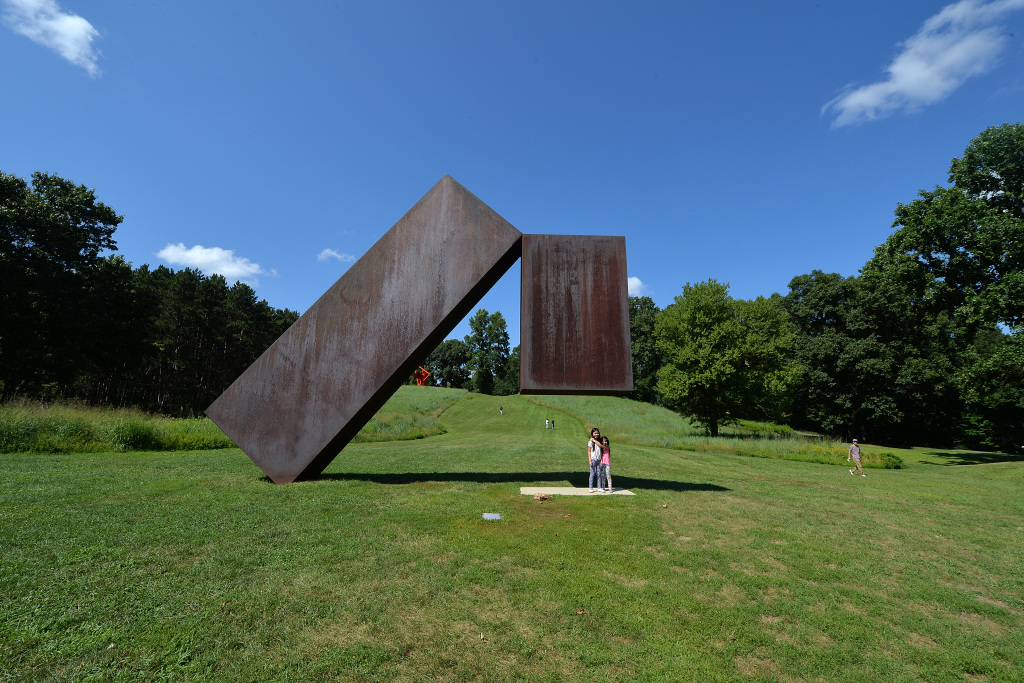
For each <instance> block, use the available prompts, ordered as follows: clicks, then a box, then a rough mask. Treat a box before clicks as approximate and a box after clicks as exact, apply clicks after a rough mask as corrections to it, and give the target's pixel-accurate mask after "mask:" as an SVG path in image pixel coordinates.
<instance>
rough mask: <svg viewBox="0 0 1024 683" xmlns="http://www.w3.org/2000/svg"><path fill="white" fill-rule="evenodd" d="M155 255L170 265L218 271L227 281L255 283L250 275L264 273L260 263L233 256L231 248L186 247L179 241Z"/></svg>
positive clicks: (207, 271) (257, 282)
mask: <svg viewBox="0 0 1024 683" xmlns="http://www.w3.org/2000/svg"><path fill="white" fill-rule="evenodd" d="M156 255H157V256H159V257H160V258H161V259H163V260H164V261H166V262H167V263H169V264H171V265H172V266H184V267H186V268H198V269H199V270H201V271H203V272H204V273H219V274H221V275H223V276H224V277H225V278H226V279H227V280H228V282H233V281H235V280H241V281H242V282H246V283H248V284H250V285H257V284H259V280H257V279H255V278H253V277H252V276H253V275H260V274H262V273H266V271H265V270H263V269H262V268H260V264H258V263H253V262H252V261H250V260H249V259H247V258H242V257H240V256H235V252H234V250H232V249H221V248H220V247H204V246H202V245H199V244H197V245H196V246H194V247H187V248H186V247H185V245H184V244H182V243H181V242H179V243H178V244H168V245H167V246H166V247H164V248H163V249H161V250H160V251H158V252H157V253H156Z"/></svg>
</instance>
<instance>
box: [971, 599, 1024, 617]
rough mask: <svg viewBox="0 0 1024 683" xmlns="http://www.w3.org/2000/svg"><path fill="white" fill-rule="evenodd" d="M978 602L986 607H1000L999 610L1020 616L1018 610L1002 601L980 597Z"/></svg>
mask: <svg viewBox="0 0 1024 683" xmlns="http://www.w3.org/2000/svg"><path fill="white" fill-rule="evenodd" d="M978 601H979V602H983V603H985V604H986V605H992V606H993V607H998V608H999V609H1004V610H1006V611H1007V612H1010V613H1011V614H1020V612H1018V611H1017V610H1015V609H1013V608H1012V607H1010V606H1009V605H1007V604H1006V603H1005V602H1003V601H1002V600H996V599H995V598H990V597H987V596H985V595H979V596H978Z"/></svg>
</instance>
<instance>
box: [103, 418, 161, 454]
mask: <svg viewBox="0 0 1024 683" xmlns="http://www.w3.org/2000/svg"><path fill="white" fill-rule="evenodd" d="M108 436H109V438H110V444H111V445H112V446H113V447H114V448H116V449H117V450H119V451H145V450H149V449H153V448H155V447H156V444H157V434H156V429H155V428H154V427H153V425H152V424H150V423H148V422H145V421H143V420H140V419H136V418H130V417H129V418H124V419H120V420H118V421H117V422H115V423H114V424H113V426H111V427H110V431H109V432H108Z"/></svg>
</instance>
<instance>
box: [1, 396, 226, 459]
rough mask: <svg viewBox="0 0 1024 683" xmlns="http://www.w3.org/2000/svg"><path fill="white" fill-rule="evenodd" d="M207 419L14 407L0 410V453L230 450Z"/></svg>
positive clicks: (120, 410) (123, 410)
mask: <svg viewBox="0 0 1024 683" xmlns="http://www.w3.org/2000/svg"><path fill="white" fill-rule="evenodd" d="M233 447H234V443H232V441H231V439H229V438H228V437H227V436H225V434H224V432H222V431H221V430H220V429H219V428H218V427H217V425H215V424H214V423H213V422H212V421H211V420H210V419H209V418H185V419H177V418H165V417H161V416H157V415H150V414H148V413H144V412H142V411H140V410H134V409H130V408H94V407H89V406H81V405H52V404H42V403H33V402H28V401H16V402H12V403H8V404H6V405H4V406H0V453H100V452H105V451H120V452H124V451H140V450H146V451H186V450H187V451H195V450H206V449H211V448H233Z"/></svg>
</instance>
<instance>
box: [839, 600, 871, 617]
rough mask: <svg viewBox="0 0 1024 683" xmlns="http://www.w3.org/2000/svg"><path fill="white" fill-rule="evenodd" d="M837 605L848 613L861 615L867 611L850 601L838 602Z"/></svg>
mask: <svg viewBox="0 0 1024 683" xmlns="http://www.w3.org/2000/svg"><path fill="white" fill-rule="evenodd" d="M839 606H840V607H841V608H843V609H844V610H846V611H847V612H849V613H850V614H856V615H857V616H858V617H863V616H864V615H865V614H867V612H865V611H864V610H862V609H861V608H860V607H857V606H856V605H854V604H853V603H852V602H843V603H840V604H839Z"/></svg>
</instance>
